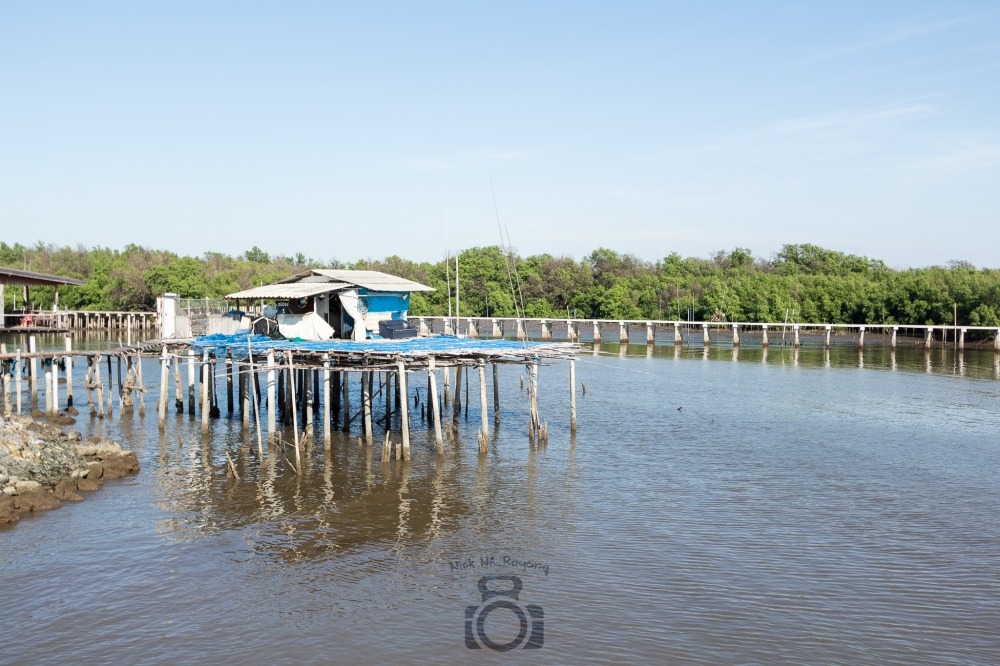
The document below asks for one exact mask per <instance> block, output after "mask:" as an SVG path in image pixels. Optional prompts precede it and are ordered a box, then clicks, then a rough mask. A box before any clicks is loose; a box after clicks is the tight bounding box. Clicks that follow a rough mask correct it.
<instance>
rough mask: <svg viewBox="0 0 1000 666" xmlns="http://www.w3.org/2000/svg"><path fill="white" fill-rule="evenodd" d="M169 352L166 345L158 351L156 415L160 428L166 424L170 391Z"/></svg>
mask: <svg viewBox="0 0 1000 666" xmlns="http://www.w3.org/2000/svg"><path fill="white" fill-rule="evenodd" d="M169 363H170V352H168V351H167V346H166V345H163V349H162V351H161V352H160V401H159V402H158V403H157V404H156V416H157V418H158V420H159V425H160V430H163V429H164V428H165V427H166V425H167V395H168V394H169V393H170V365H169Z"/></svg>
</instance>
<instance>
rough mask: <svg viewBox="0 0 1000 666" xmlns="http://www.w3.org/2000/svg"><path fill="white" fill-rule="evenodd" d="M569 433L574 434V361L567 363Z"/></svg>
mask: <svg viewBox="0 0 1000 666" xmlns="http://www.w3.org/2000/svg"><path fill="white" fill-rule="evenodd" d="M569 431H570V432H576V361H574V360H573V359H570V361H569Z"/></svg>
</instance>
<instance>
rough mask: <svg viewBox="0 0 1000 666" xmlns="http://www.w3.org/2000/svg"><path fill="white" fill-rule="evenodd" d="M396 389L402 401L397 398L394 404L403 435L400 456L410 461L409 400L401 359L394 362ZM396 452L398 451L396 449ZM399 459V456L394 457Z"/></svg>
mask: <svg viewBox="0 0 1000 666" xmlns="http://www.w3.org/2000/svg"><path fill="white" fill-rule="evenodd" d="M396 372H397V375H396V389H397V390H398V391H399V395H400V396H401V397H402V399H399V398H397V400H396V404H397V405H398V406H399V415H400V421H401V426H400V430H401V431H402V434H403V445H402V456H403V458H404V459H406V460H409V459H410V413H409V411H410V406H409V402H410V401H409V400H407V399H406V363H405V362H404V361H403V359H399V360H398V361H397V362H396ZM397 450H398V449H397ZM396 458H397V459H398V458H399V455H397V456H396Z"/></svg>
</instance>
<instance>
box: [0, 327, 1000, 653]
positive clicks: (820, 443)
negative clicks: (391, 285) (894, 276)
mask: <svg viewBox="0 0 1000 666" xmlns="http://www.w3.org/2000/svg"><path fill="white" fill-rule="evenodd" d="M735 356H736V357H737V360H736V362H734V352H733V350H731V349H713V350H711V351H710V352H708V353H707V354H703V352H702V350H701V349H700V348H694V349H688V348H685V349H683V350H680V351H678V352H677V353H676V354H675V350H674V348H673V347H672V346H670V347H656V348H653V349H651V351H650V352H649V353H647V348H646V347H645V346H632V347H629V348H627V349H626V350H620V348H619V347H618V346H617V345H604V346H603V347H602V351H601V353H595V354H593V355H588V356H585V357H584V358H583V359H581V361H580V362H578V367H577V374H578V376H579V380H580V381H582V382H583V383H584V384H585V385H586V395H585V396H580V397H579V400H578V405H579V422H580V430H579V433H578V435H577V436H576V437H575V438H572V437H571V436H570V434H569V432H568V428H567V422H568V404H567V403H568V396H567V392H568V391H567V386H568V370H567V368H566V367H564V366H558V365H557V366H552V367H546V368H543V369H542V371H541V373H540V407H541V410H542V415H543V418H544V419H546V420H547V421H548V423H549V428H550V438H551V439H550V443H549V444H548V446H547V447H541V448H537V447H536V448H531V447H529V445H528V442H527V401H526V398H525V396H524V394H523V393H522V392H521V391H520V388H519V378H520V370H519V369H517V368H508V369H506V370H504V371H502V374H501V380H502V387H501V392H502V403H503V409H504V413H503V421H502V425H501V427H500V430H499V432H498V433H497V434H496V436H495V437H494V440H493V443H492V446H491V450H490V452H489V453H488V454H486V455H485V456H482V457H481V456H480V455H479V454H478V453H477V443H476V429H477V427H478V424H479V414H478V400H477V399H476V398H475V397H474V398H473V403H474V404H473V405H471V407H470V410H469V415H468V421H467V422H466V420H465V418H464V416H463V417H462V419H461V420H460V422H459V423H460V425H461V427H460V429H459V431H458V437H457V439H456V440H455V441H451V442H449V443H448V444H447V445H446V453H445V455H444V456H443V457H438V456H437V455H436V454H435V453H434V452H433V450H432V446H431V444H432V440H431V438H430V437H429V436H428V432H427V430H426V427H425V426H424V425H423V424H421V422H420V420H419V418H418V419H417V421H416V423H415V425H414V441H413V459H412V461H410V462H406V463H397V462H392V463H389V464H387V465H383V464H382V463H381V461H380V451H379V447H378V445H376V447H374V449H366V448H364V447H361V448H359V447H358V446H357V433H356V432H355V433H352V434H351V436H343V437H337V438H336V439H335V440H334V443H333V447H332V450H331V451H330V452H329V453H325V452H324V451H323V448H322V446H319V447H314V448H313V449H312V450H311V451H310V453H309V455H308V456H307V462H306V464H305V466H304V469H303V474H302V475H301V476H295V475H294V474H293V473H292V472H291V471H290V470H289V469H288V467H287V466H286V465H283V466H280V467H279V468H278V469H277V470H276V471H274V470H273V469H272V470H271V471H269V472H267V473H264V474H261V473H260V472H259V468H258V465H257V462H256V454H255V453H254V450H255V448H256V443H255V441H254V440H250V441H248V440H247V439H246V438H245V437H244V436H243V434H242V432H241V427H240V424H239V419H232V420H230V419H226V418H222V419H219V420H217V421H213V423H212V426H211V427H212V431H211V436H210V437H208V438H202V437H201V434H200V432H199V422H198V421H197V420H192V419H191V418H190V417H189V416H187V415H186V414H185V415H175V414H171V416H170V418H169V419H168V426H167V428H166V431H165V433H162V434H161V433H160V432H159V431H158V429H157V426H156V416H155V408H154V407H153V401H155V395H156V392H155V391H153V392H152V395H151V396H150V397H149V401H150V403H149V405H150V407H149V409H148V411H147V413H146V416H145V417H144V418H140V417H139V416H138V415H137V414H135V415H133V416H126V417H125V418H119V417H118V415H116V416H115V418H114V420H113V421H112V422H100V421H91V420H90V419H89V418H86V417H83V418H81V419H80V422H79V424H78V427H79V428H80V429H81V430H82V431H83V432H84V434H85V435H87V436H89V435H93V434H104V435H108V436H111V437H115V438H120V439H121V440H123V441H124V442H125V443H126V444H127V445H129V446H131V447H133V448H134V449H135V450H136V452H137V453H138V455H139V457H140V460H141V462H142V465H143V470H142V472H141V474H140V475H139V476H137V477H133V478H129V479H125V480H123V481H119V482H112V483H109V484H108V485H106V486H105V487H104V489H102V490H101V491H99V492H97V493H94V494H92V495H91V496H90V497H88V498H87V500H86V501H85V502H83V503H79V504H72V505H66V506H64V507H63V508H62V509H59V510H58V511H55V512H52V513H48V514H43V515H41V516H37V517H31V518H27V519H24V520H22V521H21V523H19V524H18V525H16V526H15V527H13V528H11V529H6V530H2V531H0V576H2V578H0V600H2V601H3V608H4V610H3V612H2V613H0V636H2V643H3V644H2V645H0V663H24V664H44V663H130V664H131V663H191V664H195V663H222V662H224V663H246V664H281V663H289V664H293V663H294V664H339V663H351V664H381V663H392V662H394V663H427V664H440V663H465V662H468V661H481V662H487V663H506V662H511V663H574V664H576V663H595V664H597V663H601V664H603V663H635V664H647V663H671V664H713V665H714V664H803V663H823V664H852V665H853V664H885V663H899V664H935V665H938V664H993V663H998V662H1000V637H998V632H997V627H998V624H997V622H998V620H997V618H1000V578H998V572H1000V548H998V544H1000V518H998V513H997V510H996V508H997V506H1000V486H998V484H997V481H996V478H997V470H998V469H1000V446H998V444H997V432H998V428H1000V409H998V407H1000V381H998V378H1000V365H998V359H997V358H996V357H994V355H993V354H992V352H966V353H965V354H963V355H962V357H961V359H959V358H958V356H957V355H956V354H955V353H953V352H951V351H948V352H942V351H938V350H935V351H933V352H931V354H929V355H927V354H924V352H923V351H922V350H900V351H899V352H897V353H896V354H895V355H891V354H890V353H889V352H888V350H869V351H867V352H865V353H864V354H859V353H858V352H857V351H856V350H852V349H835V350H833V352H832V353H830V354H829V355H828V354H826V353H824V351H823V350H821V349H816V350H809V349H806V350H802V351H800V352H798V353H797V354H796V353H795V352H793V351H792V350H790V349H773V348H772V349H771V350H770V351H769V352H768V353H767V356H766V358H765V357H764V354H763V352H762V350H760V349H756V350H751V349H743V350H741V351H739V352H738V353H736V354H735ZM861 366H863V367H861ZM153 368H154V366H153V365H152V364H151V365H150V367H149V369H148V370H147V371H146V377H147V382H149V381H150V380H149V378H150V377H156V375H157V373H156V372H155V370H154V369H153ZM411 384H419V382H411ZM413 388H415V387H413ZM472 393H473V396H475V391H473V392H472ZM78 402H82V396H78ZM679 408H681V409H679ZM223 414H224V415H225V404H224V401H223ZM491 423H492V421H491ZM247 445H249V447H248V446H247ZM227 450H228V451H229V452H230V454H231V455H232V456H233V457H234V459H235V460H236V463H237V466H238V467H239V471H240V474H241V475H242V477H243V480H242V481H241V482H236V481H233V480H230V479H228V478H227V477H226V474H225V466H226V462H225V452H226V451H227ZM484 576H494V577H507V578H496V579H493V580H488V581H486V582H484V583H483V586H484V589H485V590H486V592H487V594H486V595H485V597H486V598H485V599H484V595H483V594H482V591H481V590H480V588H479V584H480V580H481V578H483V577H484ZM510 576H515V577H517V579H518V581H513V580H512V579H511V578H509V577H510ZM517 582H519V583H520V588H521V589H520V592H519V594H518V598H517V599H516V600H514V599H513V598H512V597H511V596H509V595H510V594H512V592H508V596H503V595H502V594H501V595H499V596H490V595H491V594H493V593H495V592H497V591H501V592H502V591H503V590H505V589H506V590H508V591H509V590H511V589H512V588H513V587H515V586H516V585H517ZM495 602H501V603H495ZM522 629H523V632H522ZM467 642H471V644H472V645H473V646H476V647H474V648H472V649H470V647H467ZM490 644H492V645H494V646H505V645H510V646H512V648H513V649H511V650H509V651H506V652H503V651H494V650H492V649H490V648H489V645H490Z"/></svg>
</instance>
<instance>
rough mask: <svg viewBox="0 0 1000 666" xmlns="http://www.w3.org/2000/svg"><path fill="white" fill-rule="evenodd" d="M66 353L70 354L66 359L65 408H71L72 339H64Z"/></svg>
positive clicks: (68, 337) (67, 337)
mask: <svg viewBox="0 0 1000 666" xmlns="http://www.w3.org/2000/svg"><path fill="white" fill-rule="evenodd" d="M65 346H66V352H67V353H68V354H70V355H69V356H67V357H66V361H65V363H66V407H67V408H69V407H72V406H73V356H72V354H73V338H71V337H70V336H68V335H67V336H66V338H65Z"/></svg>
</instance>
